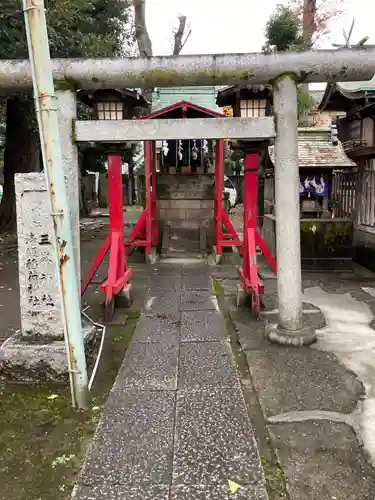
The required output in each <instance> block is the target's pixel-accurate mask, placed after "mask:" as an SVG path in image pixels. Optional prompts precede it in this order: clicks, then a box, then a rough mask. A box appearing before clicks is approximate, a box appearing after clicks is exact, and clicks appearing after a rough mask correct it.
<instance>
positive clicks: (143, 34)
mask: <svg viewBox="0 0 375 500" xmlns="http://www.w3.org/2000/svg"><path fill="white" fill-rule="evenodd" d="M133 7H134V25H135V38H136V40H137V44H138V49H139V55H140V56H141V57H152V43H151V38H150V35H149V34H148V31H147V26H146V0H133Z"/></svg>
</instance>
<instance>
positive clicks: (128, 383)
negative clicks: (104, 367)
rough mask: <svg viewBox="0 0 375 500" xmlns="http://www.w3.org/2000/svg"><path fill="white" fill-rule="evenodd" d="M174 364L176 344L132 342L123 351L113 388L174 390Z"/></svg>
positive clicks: (176, 357) (175, 365)
mask: <svg viewBox="0 0 375 500" xmlns="http://www.w3.org/2000/svg"><path fill="white" fill-rule="evenodd" d="M177 366H178V346H177V345H176V344H174V345H173V344H164V343H139V342H134V343H132V344H131V346H130V347H129V349H128V351H127V353H126V355H125V358H124V361H123V364H122V367H121V368H120V371H119V374H118V376H117V379H116V382H115V385H114V391H116V392H117V391H119V390H124V389H142V390H151V391H152V390H155V391H161V390H166V391H174V390H176V388H177Z"/></svg>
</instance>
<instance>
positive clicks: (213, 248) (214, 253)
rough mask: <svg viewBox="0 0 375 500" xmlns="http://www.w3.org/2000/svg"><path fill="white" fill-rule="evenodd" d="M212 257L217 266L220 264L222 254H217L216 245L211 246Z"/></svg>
mask: <svg viewBox="0 0 375 500" xmlns="http://www.w3.org/2000/svg"><path fill="white" fill-rule="evenodd" d="M212 257H213V259H214V262H215V265H216V266H217V265H218V264H221V259H222V257H223V255H222V254H220V255H219V254H217V253H216V247H212Z"/></svg>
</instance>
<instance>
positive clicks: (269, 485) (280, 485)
mask: <svg viewBox="0 0 375 500" xmlns="http://www.w3.org/2000/svg"><path fill="white" fill-rule="evenodd" d="M260 460H261V463H262V467H263V471H264V476H265V480H266V489H267V493H268V497H269V500H280V499H281V498H288V497H287V493H286V491H287V490H286V483H285V477H284V472H283V470H282V469H281V467H280V466H279V465H278V464H277V463H273V462H271V461H270V460H268V459H267V458H266V457H264V456H261V457H260Z"/></svg>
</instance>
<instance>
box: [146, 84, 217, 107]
mask: <svg viewBox="0 0 375 500" xmlns="http://www.w3.org/2000/svg"><path fill="white" fill-rule="evenodd" d="M220 88H221V87H215V86H201V87H168V88H158V89H156V90H155V92H154V93H153V95H152V111H156V110H158V109H161V108H166V107H168V106H171V105H172V104H175V103H176V102H179V101H188V102H191V103H192V104H195V105H197V106H201V107H203V108H207V109H211V110H212V111H216V112H218V113H220V108H219V107H218V106H217V105H216V95H217V92H218V90H219V89H220Z"/></svg>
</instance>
